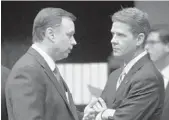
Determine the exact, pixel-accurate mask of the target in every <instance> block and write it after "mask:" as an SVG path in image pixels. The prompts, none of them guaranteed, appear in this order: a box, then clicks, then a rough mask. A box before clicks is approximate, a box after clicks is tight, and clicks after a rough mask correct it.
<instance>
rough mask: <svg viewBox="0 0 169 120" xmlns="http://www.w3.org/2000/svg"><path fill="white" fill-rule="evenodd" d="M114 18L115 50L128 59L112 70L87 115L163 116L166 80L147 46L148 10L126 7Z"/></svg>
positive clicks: (104, 119)
mask: <svg viewBox="0 0 169 120" xmlns="http://www.w3.org/2000/svg"><path fill="white" fill-rule="evenodd" d="M111 18H112V21H113V24H112V28H111V33H112V36H113V38H112V40H111V43H112V47H113V54H114V56H123V58H124V61H125V63H124V66H123V68H121V69H117V70H116V71H115V72H113V73H111V74H110V76H109V79H108V81H107V84H106V86H105V88H104V91H103V92H102V95H101V97H100V98H99V99H98V102H97V103H96V104H94V105H93V106H91V105H90V106H87V107H86V108H85V115H84V118H86V119H88V118H90V116H89V115H91V114H92V113H94V112H93V111H95V114H96V120H110V119H112V120H159V119H160V117H161V113H162V109H163V103H164V83H163V78H162V75H161V74H160V72H159V71H158V70H157V69H156V67H155V66H154V64H153V63H152V61H151V60H150V59H149V55H148V54H147V51H145V50H144V42H145V39H146V37H147V35H148V33H149V30H150V25H149V22H148V19H147V14H146V13H144V12H142V11H141V10H139V9H137V8H125V9H123V10H120V11H118V12H116V13H115V14H114V15H113V16H112V17H111ZM92 109H93V111H92V112H91V110H92ZM87 113H88V115H87Z"/></svg>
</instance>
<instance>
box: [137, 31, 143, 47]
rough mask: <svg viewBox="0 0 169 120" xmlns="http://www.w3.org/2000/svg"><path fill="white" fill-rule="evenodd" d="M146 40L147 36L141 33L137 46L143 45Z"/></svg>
mask: <svg viewBox="0 0 169 120" xmlns="http://www.w3.org/2000/svg"><path fill="white" fill-rule="evenodd" d="M144 39H145V34H144V33H140V34H139V35H138V36H137V43H136V45H137V46H141V45H143V43H144Z"/></svg>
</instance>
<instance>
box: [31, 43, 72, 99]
mask: <svg viewBox="0 0 169 120" xmlns="http://www.w3.org/2000/svg"><path fill="white" fill-rule="evenodd" d="M31 47H32V48H33V49H35V50H36V51H37V52H38V53H39V54H40V55H41V56H42V57H43V58H44V60H45V61H46V63H47V64H48V66H49V68H50V69H51V71H52V72H53V71H54V69H55V67H56V66H55V65H56V64H55V62H54V61H53V59H52V58H51V57H50V56H49V55H48V54H46V53H45V52H44V51H43V50H42V49H40V48H39V47H38V46H37V45H35V44H32V46H31ZM54 75H55V74H54ZM65 94H66V97H67V100H68V102H69V97H68V93H67V92H65Z"/></svg>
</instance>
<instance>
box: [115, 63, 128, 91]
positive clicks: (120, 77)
mask: <svg viewBox="0 0 169 120" xmlns="http://www.w3.org/2000/svg"><path fill="white" fill-rule="evenodd" d="M124 67H125V66H124ZM125 75H126V72H125V70H124V69H123V72H122V73H121V74H120V76H119V78H118V80H117V85H116V90H117V89H118V88H119V86H120V84H121V82H122V81H123V79H124V77H125Z"/></svg>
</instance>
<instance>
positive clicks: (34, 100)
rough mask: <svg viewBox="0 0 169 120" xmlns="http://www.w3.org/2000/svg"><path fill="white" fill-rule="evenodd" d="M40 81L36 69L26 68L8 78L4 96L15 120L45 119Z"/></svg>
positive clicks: (43, 97) (42, 90) (43, 98)
mask: <svg viewBox="0 0 169 120" xmlns="http://www.w3.org/2000/svg"><path fill="white" fill-rule="evenodd" d="M41 77H42V76H41ZM42 79H43V78H40V75H39V73H38V72H37V71H36V69H31V68H28V67H27V68H23V69H20V70H18V71H17V72H16V74H15V75H14V76H13V77H11V78H10V80H9V81H10V82H9V83H8V84H7V86H6V94H7V96H8V98H7V99H8V100H9V101H10V102H8V103H9V104H11V105H10V106H11V108H10V109H12V111H13V112H12V113H11V114H12V116H13V117H14V119H15V120H44V119H45V118H44V113H45V112H44V101H45V90H44V88H45V87H44V86H43V85H42V84H41V83H40V82H39V81H40V80H42ZM8 112H10V111H8ZM11 114H10V115H11Z"/></svg>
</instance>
